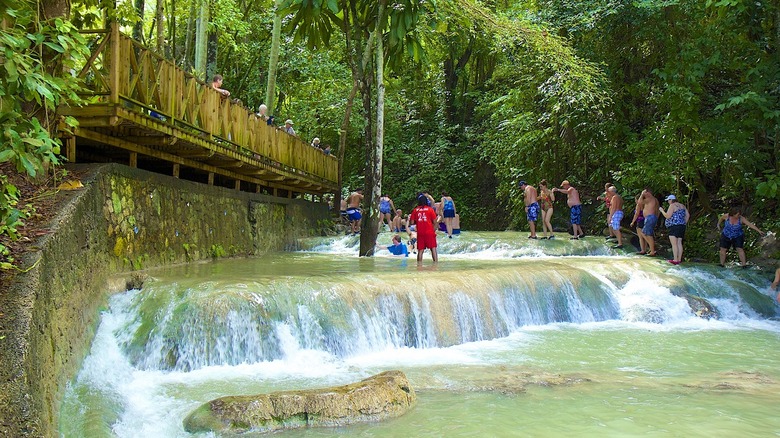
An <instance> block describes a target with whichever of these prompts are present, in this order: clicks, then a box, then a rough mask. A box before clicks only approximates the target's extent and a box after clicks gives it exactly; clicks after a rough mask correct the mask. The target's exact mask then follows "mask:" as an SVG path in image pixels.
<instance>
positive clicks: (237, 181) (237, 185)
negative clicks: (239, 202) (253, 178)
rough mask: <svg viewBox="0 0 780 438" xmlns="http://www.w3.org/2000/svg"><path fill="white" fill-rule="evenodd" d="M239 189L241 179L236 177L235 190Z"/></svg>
mask: <svg viewBox="0 0 780 438" xmlns="http://www.w3.org/2000/svg"><path fill="white" fill-rule="evenodd" d="M239 190H241V180H240V179H237V180H236V191H239Z"/></svg>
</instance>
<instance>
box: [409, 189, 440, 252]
mask: <svg viewBox="0 0 780 438" xmlns="http://www.w3.org/2000/svg"><path fill="white" fill-rule="evenodd" d="M409 221H410V223H412V224H415V226H416V228H417V262H418V263H420V262H422V259H423V252H425V249H426V248H429V249H430V250H431V256H432V257H433V262H434V263H438V261H439V254H438V253H437V252H436V229H435V228H434V226H435V224H436V212H435V211H434V210H433V208H431V207H430V206H429V205H428V198H426V197H425V195H419V196H418V197H417V207H415V208H414V210H412V214H411V216H410V217H409Z"/></svg>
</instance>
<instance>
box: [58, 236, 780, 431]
mask: <svg viewBox="0 0 780 438" xmlns="http://www.w3.org/2000/svg"><path fill="white" fill-rule="evenodd" d="M525 236H526V234H525V233H512V232H501V233H498V232H495V233H489V232H484V233H479V232H472V233H469V232H464V233H462V234H461V235H460V236H456V238H454V239H451V240H450V239H439V242H440V248H439V249H440V262H439V264H438V265H433V263H432V262H431V260H430V256H428V257H427V258H426V259H425V261H424V263H423V265H422V266H418V265H417V263H416V261H415V260H414V259H413V258H401V257H395V256H390V255H389V254H388V253H387V251H379V255H378V256H376V257H373V258H358V257H357V256H356V252H357V249H356V248H357V237H331V238H313V239H305V240H303V241H301V242H300V247H301V250H300V251H297V252H287V253H274V254H268V255H265V256H262V257H254V258H246V259H229V260H227V259H226V260H217V261H214V262H209V263H195V264H189V265H186V266H179V267H173V268H164V269H158V270H155V271H152V272H150V279H149V280H148V281H147V282H146V283H145V284H144V287H143V289H141V290H132V291H127V292H124V293H120V294H116V295H114V296H112V297H111V299H110V302H109V306H108V308H107V309H105V311H104V312H103V314H102V316H101V322H100V324H99V326H98V327H97V328H96V334H95V338H94V341H93V344H92V347H91V351H90V353H89V355H88V357H87V358H86V359H85V361H84V363H83V366H82V369H81V370H80V372H79V373H78V376H77V377H76V378H75V379H74V381H73V382H72V383H71V384H70V385H69V387H68V388H67V391H66V395H65V399H64V401H63V404H62V408H61V414H60V433H61V435H62V436H65V437H103V436H117V437H152V436H154V437H186V436H191V435H189V434H188V433H186V432H185V431H184V428H183V426H182V420H183V419H184V417H186V416H187V414H188V413H189V412H191V411H192V410H193V409H195V408H196V407H197V406H199V405H200V404H202V403H204V402H207V401H209V400H211V399H214V398H218V397H221V396H225V395H237V394H254V393H263V392H270V391H278V390H294V389H304V388H319V387H325V386H332V385H341V384H346V383H350V382H354V381H357V380H360V379H363V378H365V377H368V376H370V375H373V374H376V373H378V372H381V371H384V370H389V369H399V370H401V371H403V372H404V373H406V375H407V376H408V378H409V380H410V382H411V384H412V387H413V388H414V389H415V391H416V392H417V396H418V402H417V405H416V406H415V407H414V408H413V409H412V410H411V411H410V412H409V413H407V414H406V415H404V416H402V417H400V418H397V419H393V420H389V421H386V422H383V423H379V424H363V425H353V426H349V427H343V428H334V429H306V430H294V431H287V432H284V435H285V436H290V437H315V436H316V437H319V436H334V435H339V436H365V437H403V436H406V437H440V436H448V437H467V436H479V437H482V436H496V437H509V436H539V437H558V436H579V437H589V436H594V437H595V436H598V437H605V436H615V437H617V436H637V435H642V436H724V437H725V436H770V435H774V436H777V435H780V415H777V407H778V406H780V322H778V320H777V316H776V315H777V312H778V310H780V308H778V306H777V305H776V304H775V303H774V300H773V299H772V298H771V297H772V294H771V292H770V291H769V288H768V286H769V275H768V274H767V273H765V272H761V271H759V270H758V269H756V268H752V269H746V270H743V269H736V268H731V269H723V268H719V267H717V266H711V265H702V264H692V263H687V264H683V265H680V266H672V265H671V264H668V263H667V262H666V261H664V260H660V259H653V258H648V257H643V256H637V255H634V254H633V253H628V252H623V251H619V250H614V249H611V248H610V247H609V246H607V245H605V244H604V242H603V239H601V238H596V237H589V238H586V239H584V240H581V241H568V240H557V241H529V240H528V239H526V237H525ZM379 242H380V244H383V245H387V244H389V243H390V235H389V234H388V233H383V234H381V235H380V239H379ZM412 257H414V255H412ZM691 297H698V299H697V300H698V301H695V302H705V301H701V300H700V299H704V300H706V302H705V303H709V304H710V305H711V306H712V311H713V312H714V313H715V314H716V317H713V318H709V319H707V318H702V317H699V316H697V315H696V312H699V313H700V314H701V313H702V312H701V309H698V310H692V306H691V304H690V303H691ZM694 308H695V306H694ZM254 435H259V434H258V433H255V434H254ZM200 436H216V435H210V434H206V435H200ZM245 436H253V434H251V433H250V434H247V435H245Z"/></svg>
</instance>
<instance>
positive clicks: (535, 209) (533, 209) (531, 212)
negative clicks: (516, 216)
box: [525, 202, 539, 222]
mask: <svg viewBox="0 0 780 438" xmlns="http://www.w3.org/2000/svg"><path fill="white" fill-rule="evenodd" d="M525 217H526V218H527V219H528V222H535V221H536V220H537V219H538V218H539V203H538V202H534V203H533V204H531V205H529V206H528V211H527V212H526V214H525Z"/></svg>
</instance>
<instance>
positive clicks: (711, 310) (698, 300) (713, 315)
mask: <svg viewBox="0 0 780 438" xmlns="http://www.w3.org/2000/svg"><path fill="white" fill-rule="evenodd" d="M670 290H671V292H672V295H674V296H677V297H680V298H684V299H685V301H687V302H688V306H690V308H691V311H692V312H693V314H694V315H696V316H698V317H699V318H704V319H719V318H720V313H719V312H718V309H717V308H715V306H713V305H712V303H710V302H709V301H707V300H706V299H705V298H702V297H700V296H698V295H694V294H692V293H690V292H689V291H688V290H687V287H686V286H677V287H672V288H671V289H670Z"/></svg>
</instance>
